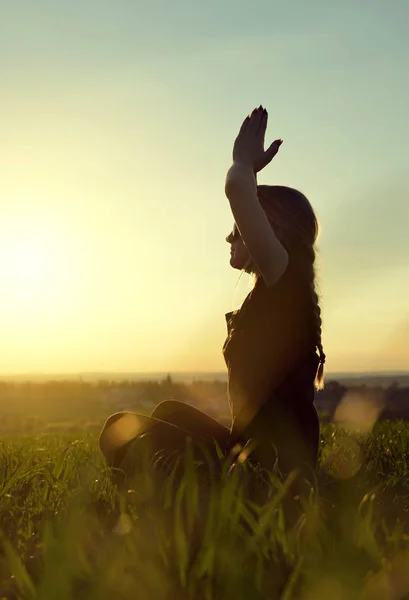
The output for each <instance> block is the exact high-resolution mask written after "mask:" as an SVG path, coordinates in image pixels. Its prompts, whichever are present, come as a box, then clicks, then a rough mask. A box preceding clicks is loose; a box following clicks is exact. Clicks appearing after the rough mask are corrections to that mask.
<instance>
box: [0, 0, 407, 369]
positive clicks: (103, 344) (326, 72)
mask: <svg viewBox="0 0 409 600" xmlns="http://www.w3.org/2000/svg"><path fill="white" fill-rule="evenodd" d="M0 11H1V20H0V81H1V89H2V93H1V97H0V106H1V110H0V130H1V132H2V133H1V137H0V165H1V177H0V298H1V300H0V374H13V373H16V374H17V373H26V372H32V373H36V372H47V373H51V372H56V373H57V372H58V373H59V372H64V373H65V372H86V371H96V370H97V371H116V372H118V371H124V372H125V371H128V372H129V371H135V372H137V371H169V372H176V371H224V370H225V369H226V367H225V363H224V359H223V355H222V352H221V349H222V346H223V342H224V339H225V337H226V323H225V317H224V315H225V313H226V312H228V311H230V310H234V309H236V308H238V307H239V306H240V304H241V302H242V301H243V299H244V297H245V295H246V294H247V293H248V291H249V289H250V280H249V279H248V277H247V276H246V275H245V276H243V277H242V278H241V279H240V281H239V283H238V285H236V284H237V280H238V278H239V275H240V273H239V271H237V270H234V269H232V268H231V266H230V264H229V257H230V255H229V245H228V244H227V243H226V241H225V237H226V235H227V234H228V233H229V232H230V230H231V227H232V223H233V217H232V212H231V209H230V205H229V202H228V200H227V198H226V196H225V194H224V180H225V175H226V172H227V170H228V168H229V167H230V165H231V161H232V148H233V143H234V139H235V137H236V135H237V133H238V130H239V128H240V125H241V123H242V121H243V120H244V118H245V117H246V116H247V114H249V113H250V112H251V111H252V110H253V108H254V107H256V106H259V105H260V104H262V105H263V106H264V107H266V108H267V110H268V112H269V123H268V128H267V133H266V143H267V144H269V143H271V142H272V141H273V140H274V139H276V138H279V137H280V138H282V139H283V140H284V142H283V145H282V147H281V149H280V152H279V154H278V155H277V156H276V158H275V159H274V160H273V162H272V163H271V164H270V165H269V166H268V167H266V169H265V170H264V171H263V172H261V173H260V174H259V177H258V182H259V183H261V184H282V185H289V186H292V187H295V188H297V189H300V190H301V191H302V192H303V193H305V194H306V196H307V197H308V198H309V200H310V202H311V204H312V206H313V207H314V210H315V212H316V214H317V217H318V220H319V223H320V228H321V229H320V236H319V238H318V241H317V250H318V253H317V263H316V264H317V286H318V292H319V294H320V297H321V310H322V318H323V331H322V341H323V346H324V351H325V353H326V355H327V363H326V369H327V371H329V372H353V371H378V370H379V371H399V370H406V369H408V366H409V303H408V301H407V299H408V296H409V260H408V258H409V236H408V234H407V228H408V223H409V201H408V200H409V193H408V192H409V181H408V157H409V154H408V149H407V140H408V134H409V118H408V112H407V107H408V106H409V79H408V77H407V72H408V66H409V65H408V63H409V37H408V36H407V23H408V22H409V3H408V2H407V1H406V0H391V1H390V2H385V1H383V2H380V1H378V0H372V1H371V2H369V0H368V1H364V0H363V1H361V2H356V0H353V1H352V0H344V1H343V2H338V3H334V2H326V1H324V0H310V2H305V0H294V1H292V0H290V1H288V2H282V1H280V2H279V1H277V0H260V1H259V2H257V3H256V4H254V3H250V2H247V1H246V2H244V1H242V0H234V1H233V0H210V1H209V0H208V1H207V2H206V3H205V2H196V1H192V0H174V1H173V2H168V0H155V1H153V2H149V3H148V2H140V1H138V0H132V1H131V0H109V1H108V0H82V1H81V2H80V1H79V0H74V1H73V0H70V1H68V0H59V1H58V2H55V0H37V1H36V2H32V1H31V0H15V1H14V2H7V0H0Z"/></svg>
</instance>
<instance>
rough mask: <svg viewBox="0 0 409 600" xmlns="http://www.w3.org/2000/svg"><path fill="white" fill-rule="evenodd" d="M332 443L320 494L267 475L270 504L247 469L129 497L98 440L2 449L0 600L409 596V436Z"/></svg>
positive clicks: (71, 437)
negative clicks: (257, 496)
mask: <svg viewBox="0 0 409 600" xmlns="http://www.w3.org/2000/svg"><path fill="white" fill-rule="evenodd" d="M322 434H323V437H322V447H321V452H320V464H319V468H318V473H317V480H316V481H315V483H314V485H305V486H304V487H303V488H302V492H300V490H299V488H295V487H294V485H295V484H294V482H293V481H292V479H291V476H290V478H289V479H287V480H286V481H284V482H283V481H280V479H279V478H278V477H276V475H275V474H269V484H268V487H267V488H263V487H262V488H261V489H263V490H264V493H265V500H264V502H263V503H262V504H257V503H256V502H254V501H253V502H252V501H250V500H249V499H248V498H249V497H253V498H254V486H256V485H259V484H258V482H259V481H260V480H259V479H257V480H255V479H254V473H251V472H249V471H248V469H247V468H246V466H245V465H244V466H240V468H239V469H237V470H234V471H233V472H232V474H231V475H230V476H229V477H226V478H224V479H223V482H222V483H221V484H220V483H219V484H216V483H211V482H207V485H205V486H203V485H199V481H198V476H199V471H198V470H197V469H195V468H194V465H193V462H192V459H191V457H189V456H187V457H186V463H185V468H184V471H183V476H182V478H181V479H179V480H176V479H173V480H172V475H170V476H169V477H168V478H167V479H166V480H165V481H161V480H159V479H158V477H159V476H158V475H154V474H153V471H152V470H146V471H141V472H140V473H138V474H136V476H135V478H134V479H133V481H132V482H130V483H129V485H127V486H126V487H125V488H124V489H120V490H119V489H118V488H117V486H116V485H115V482H114V481H115V480H114V477H113V475H112V473H111V471H110V470H109V469H107V468H106V466H105V464H104V462H103V460H102V457H101V456H100V454H99V451H98V448H97V435H96V434H95V433H93V434H83V433H81V434H79V435H78V437H77V436H76V435H75V434H74V433H69V434H58V435H57V434H48V435H43V436H15V437H9V438H8V439H4V438H3V442H2V443H0V599H2V598H7V599H12V598H13V599H14V598H19V599H20V598H21V599H26V598H27V599H34V598H35V599H41V600H57V599H58V600H71V599H74V598H75V599H76V600H79V599H87V600H93V599H98V600H100V599H101V600H105V599H107V600H108V598H109V599H110V600H111V599H115V600H116V599H118V600H122V599H123V600H128V599H132V600H134V599H145V598H146V599H147V600H148V599H149V600H162V599H163V600H185V599H195V600H200V599H209V600H210V599H212V600H213V599H217V600H219V599H222V600H230V599H231V600H233V599H234V600H242V599H243V600H249V599H251V600H253V599H254V600H258V599H260V600H266V599H270V600H273V599H274V600H275V599H282V600H284V599H285V600H289V599H297V600H321V599H322V600H324V599H325V600H327V599H335V600H341V599H354V598H357V599H358V598H365V599H368V600H369V599H371V600H372V599H374V600H378V599H379V600H381V599H382V600H383V599H388V600H389V599H391V600H392V599H393V600H395V599H396V600H397V599H404V598H409V575H408V569H407V566H406V565H407V562H408V559H409V466H408V456H409V454H408V450H409V424H406V423H401V422H398V423H378V424H377V425H376V426H375V428H374V429H373V431H372V432H371V433H370V434H365V435H363V434H362V435H359V434H354V435H352V434H348V433H347V432H345V431H343V430H342V429H337V428H335V427H334V426H332V425H325V426H323V431H322ZM260 485H261V484H260ZM249 492H251V494H249Z"/></svg>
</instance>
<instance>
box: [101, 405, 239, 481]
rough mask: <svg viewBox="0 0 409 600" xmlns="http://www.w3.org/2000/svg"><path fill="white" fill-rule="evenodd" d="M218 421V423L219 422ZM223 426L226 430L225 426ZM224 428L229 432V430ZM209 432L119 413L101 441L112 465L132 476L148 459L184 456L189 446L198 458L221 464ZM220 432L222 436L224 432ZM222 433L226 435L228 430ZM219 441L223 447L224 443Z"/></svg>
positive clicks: (107, 459)
mask: <svg viewBox="0 0 409 600" xmlns="http://www.w3.org/2000/svg"><path fill="white" fill-rule="evenodd" d="M161 410H163V409H161ZM193 410H194V409H193ZM197 412H198V413H200V411H197ZM159 414H160V413H159ZM206 416H207V415H205V417H206ZM208 418H209V419H211V418H210V417H208ZM211 420H212V421H213V419H211ZM214 422H215V423H216V424H217V421H214ZM220 427H222V428H223V426H222V425H220ZM223 429H226V431H227V433H229V430H228V429H227V428H223ZM206 433H209V431H206V430H205V429H204V428H203V427H202V429H201V430H200V431H199V428H197V431H195V432H192V431H190V430H187V429H184V428H182V427H178V426H176V425H174V424H172V423H169V422H167V421H164V420H161V419H158V418H155V417H148V416H146V415H139V414H137V413H134V412H119V413H116V414H114V415H111V417H109V419H108V420H107V422H106V423H105V426H104V428H103V430H102V432H101V435H100V438H99V447H100V450H101V452H102V454H103V455H104V457H105V459H106V461H107V463H108V465H110V466H111V467H115V468H118V469H121V470H123V471H124V472H125V474H126V475H131V474H132V472H134V470H135V467H136V468H138V465H139V466H140V464H141V461H142V460H144V459H145V458H146V457H147V456H149V457H151V458H152V459H154V458H155V456H158V455H160V456H163V457H174V456H181V455H183V454H184V452H185V450H186V447H187V444H189V445H190V447H191V448H192V450H193V454H194V457H195V458H196V459H200V460H205V461H207V457H208V456H209V454H210V457H211V459H212V461H213V460H214V461H215V464H218V462H219V460H218V457H217V453H216V449H215V446H214V442H213V439H212V437H213V434H211V435H209V436H207V437H204V435H205V434H206ZM213 433H215V431H213ZM217 433H218V434H220V429H219V430H218V431H217ZM222 433H223V434H225V432H224V431H222ZM216 440H217V441H218V442H219V444H220V445H222V443H223V440H220V439H219V438H216ZM203 449H205V451H203Z"/></svg>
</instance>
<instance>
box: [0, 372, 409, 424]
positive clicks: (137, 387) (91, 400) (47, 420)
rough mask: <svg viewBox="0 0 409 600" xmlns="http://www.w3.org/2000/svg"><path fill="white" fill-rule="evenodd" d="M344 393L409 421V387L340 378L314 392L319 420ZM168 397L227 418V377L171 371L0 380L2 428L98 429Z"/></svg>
mask: <svg viewBox="0 0 409 600" xmlns="http://www.w3.org/2000/svg"><path fill="white" fill-rule="evenodd" d="M347 393H348V394H347ZM347 395H348V397H353V398H358V399H359V398H360V397H362V398H365V399H366V400H368V401H371V399H372V398H373V399H374V401H376V402H379V401H381V402H382V407H383V408H382V410H381V411H380V415H379V418H381V419H391V420H392V419H408V420H409V387H399V385H398V384H397V383H392V384H391V385H389V386H388V387H387V388H382V387H369V386H366V385H355V386H349V387H347V386H346V385H342V384H340V383H339V382H338V381H328V382H327V383H326V385H325V388H324V390H322V391H320V392H318V393H316V401H315V404H316V407H317V409H318V411H319V412H320V413H321V415H322V418H323V419H332V418H333V416H334V413H335V411H336V409H337V407H338V406H339V404H340V402H341V401H342V400H343V399H344V398H345V397H346V396H347ZM170 398H173V399H175V400H180V401H181V402H187V403H189V404H192V405H193V406H196V407H197V408H200V409H202V410H204V411H206V412H207V413H209V414H211V415H213V416H215V417H216V418H219V419H221V420H223V421H225V422H229V407H228V401H227V386H226V382H225V381H218V380H215V381H193V382H192V383H189V384H187V383H176V382H175V381H173V379H172V377H171V376H170V375H168V376H167V377H165V378H164V379H163V380H162V381H135V380H124V381H111V380H109V379H101V380H99V381H96V382H85V381H81V380H79V381H75V380H60V381H51V380H50V381H47V382H41V383H40V382H35V383H34V382H30V381H26V382H13V381H0V410H1V415H2V418H1V420H0V432H2V433H5V432H10V433H13V432H16V431H23V432H27V433H33V432H38V433H40V432H42V431H47V430H48V431H50V430H53V429H58V428H63V427H65V428H70V427H72V428H75V427H78V426H80V427H82V428H85V429H98V428H100V427H101V425H102V424H103V422H104V420H105V419H106V418H107V417H108V416H109V415H110V414H111V413H113V412H116V411H121V410H134V411H138V412H141V413H144V414H149V413H150V412H151V410H152V409H153V408H154V406H156V404H158V403H159V402H161V401H163V400H167V399H170Z"/></svg>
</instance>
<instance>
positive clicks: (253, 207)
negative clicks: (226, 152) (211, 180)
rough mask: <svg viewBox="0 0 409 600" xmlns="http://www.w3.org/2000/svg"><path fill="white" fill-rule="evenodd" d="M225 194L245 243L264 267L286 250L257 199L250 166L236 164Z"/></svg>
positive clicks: (228, 173) (231, 169) (254, 179)
mask: <svg viewBox="0 0 409 600" xmlns="http://www.w3.org/2000/svg"><path fill="white" fill-rule="evenodd" d="M225 194H226V196H227V198H228V200H229V203H230V207H231V210H232V213H233V217H234V220H235V222H236V225H237V227H238V230H239V232H240V235H241V236H242V238H243V241H244V243H245V244H246V245H247V246H248V247H249V249H250V250H251V251H252V252H253V253H254V256H253V259H255V260H256V262H257V259H258V261H259V263H260V264H259V266H260V267H261V266H262V264H263V263H264V260H265V259H266V260H269V259H268V257H269V256H276V257H277V256H278V257H280V256H281V255H282V254H283V252H284V250H283V247H282V245H281V242H280V241H279V240H278V238H277V237H276V235H275V232H274V230H273V228H272V227H271V224H270V222H269V220H268V218H267V216H266V213H265V212H264V209H263V207H262V206H261V203H260V201H259V199H258V197H257V185H256V177H255V174H254V172H253V170H252V168H251V167H249V166H247V165H242V164H240V163H233V164H232V166H231V167H230V169H229V170H228V172H227V175H226V182H225Z"/></svg>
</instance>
